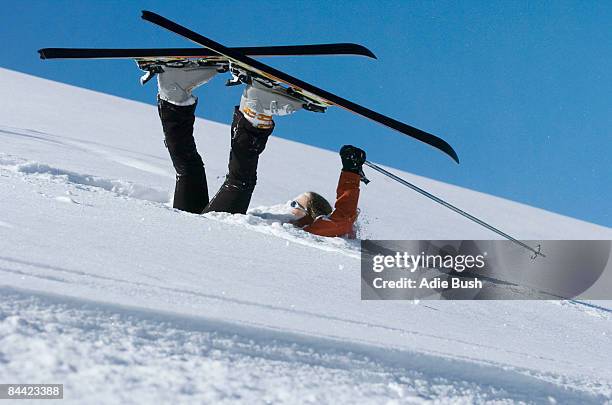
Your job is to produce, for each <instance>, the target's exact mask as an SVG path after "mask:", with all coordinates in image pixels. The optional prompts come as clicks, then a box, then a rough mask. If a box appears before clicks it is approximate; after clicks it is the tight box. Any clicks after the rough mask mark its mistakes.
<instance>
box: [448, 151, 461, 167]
mask: <svg viewBox="0 0 612 405" xmlns="http://www.w3.org/2000/svg"><path fill="white" fill-rule="evenodd" d="M447 153H448V154H449V156H450V157H451V158H452V159H453V160H454V161H455V163H457V164H459V156H457V152H455V150H454V149H453V148H452V147H451V148H450V151H449V152H447Z"/></svg>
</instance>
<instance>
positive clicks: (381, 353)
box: [0, 69, 612, 403]
mask: <svg viewBox="0 0 612 405" xmlns="http://www.w3.org/2000/svg"><path fill="white" fill-rule="evenodd" d="M134 73H135V74H136V72H134ZM0 85H1V86H2V87H1V88H2V89H3V95H5V96H4V97H2V98H1V99H0V139H1V141H2V147H1V148H0V184H1V187H2V193H1V194H0V277H1V278H0V280H1V281H0V297H1V298H0V381H7V382H8V381H11V382H30V383H33V382H56V383H64V384H65V392H66V394H65V398H66V399H67V400H69V402H74V403H77V402H81V401H83V400H86V399H87V398H92V397H88V395H92V396H93V399H94V401H95V402H117V401H120V402H122V403H130V402H133V403H142V402H143V401H144V402H152V401H153V400H154V399H155V398H159V399H161V400H162V402H172V401H173V399H178V401H179V402H186V403H193V402H198V401H216V402H224V401H225V402H235V401H244V402H249V403H253V402H259V401H271V402H286V403H296V402H331V401H340V402H349V401H351V402H353V401H357V400H360V401H362V402H384V401H387V400H396V401H397V402H400V403H403V402H407V403H412V402H415V401H416V402H418V401H434V402H435V401H442V402H461V401H464V402H472V401H476V402H481V401H487V400H523V401H535V402H543V401H549V402H554V401H560V402H574V403H600V402H602V401H606V400H610V399H611V398H612V362H611V361H610V358H612V348H611V347H612V346H611V345H610V343H612V324H611V323H610V319H611V316H612V309H610V308H612V305H611V304H610V303H608V302H602V303H598V304H597V306H588V305H584V304H580V303H570V302H546V301H537V302H427V303H425V302H421V303H419V304H415V303H412V302H394V301H387V302H371V301H369V302H362V301H360V281H359V280H360V279H359V254H358V244H357V242H356V241H346V240H342V239H337V238H336V239H328V238H319V237H315V236H312V235H308V234H306V233H304V232H302V231H300V230H297V229H293V228H291V227H290V226H288V225H282V224H281V223H279V222H278V221H276V220H275V218H277V217H275V214H274V213H275V212H276V211H275V205H277V204H282V203H284V202H285V201H287V200H289V199H291V198H292V197H294V196H295V195H297V194H299V193H301V192H303V191H306V190H315V191H318V192H320V193H322V194H324V195H327V196H329V197H330V198H331V197H333V194H334V189H335V182H336V174H337V173H338V170H339V159H338V157H337V155H336V154H334V153H332V152H328V151H323V150H320V149H317V148H314V147H310V146H305V145H302V144H298V143H295V142H291V141H287V140H283V139H280V138H273V139H271V141H270V142H269V144H268V147H267V149H266V151H265V152H264V155H263V157H262V159H261V166H260V171H259V178H260V182H259V184H258V187H257V189H256V192H255V195H254V199H253V203H252V205H251V206H252V207H253V209H252V210H251V212H250V214H249V215H246V216H240V215H237V216H229V215H226V214H208V215H205V216H198V215H192V214H186V213H183V212H178V211H175V210H173V209H172V208H171V205H170V204H169V200H170V198H171V196H170V191H171V189H172V187H173V181H174V179H173V169H172V166H171V163H170V160H169V159H168V157H167V152H166V150H165V149H164V146H163V142H162V133H161V126H160V124H159V120H158V118H157V112H156V109H155V107H153V106H150V105H145V104H141V103H136V102H133V101H128V100H124V99H120V98H117V97H113V96H109V95H104V94H100V93H96V92H92V91H88V90H83V89H79V88H75V87H71V86H67V85H63V84H59V83H54V82H51V81H47V80H43V79H39V78H35V77H32V76H28V75H24V74H20V73H16V72H12V71H8V70H3V69H0ZM151 97H152V98H154V86H151ZM206 103H207V100H200V107H199V108H205V106H206ZM231 107H232V106H228V118H229V116H230V113H231ZM289 120H290V118H289ZM282 127H283V128H285V129H284V130H294V131H300V129H299V128H292V127H291V126H290V121H288V122H287V123H285V124H284V125H283V126H282ZM196 134H197V135H196V139H197V143H198V146H199V150H200V152H201V153H202V155H203V157H204V160H205V163H206V170H207V173H208V179H209V187H210V191H211V193H214V192H215V191H216V189H217V187H218V186H219V185H220V183H221V181H222V178H223V176H224V174H225V169H226V165H227V156H228V151H229V129H228V127H227V126H226V125H222V124H218V123H212V122H209V121H206V120H201V119H198V120H197V122H196ZM306 156H307V158H306ZM313 167H316V170H313ZM304 173H307V174H308V175H307V176H304V175H303V174H304ZM398 174H400V175H402V176H405V177H406V178H407V179H408V180H411V181H414V182H415V183H416V184H418V185H420V186H422V187H424V188H426V189H428V190H430V191H431V192H433V193H435V194H438V195H440V196H441V197H443V198H447V199H448V200H450V201H452V202H454V203H456V204H457V205H458V206H460V207H462V208H465V209H466V210H468V211H470V212H476V213H479V214H480V215H481V216H482V217H483V219H485V220H487V219H490V220H492V222H494V223H495V224H496V225H498V226H500V227H501V228H502V229H504V230H505V231H507V232H508V233H510V234H512V235H515V236H518V237H519V238H522V239H573V238H576V239H577V238H583V239H600V238H603V239H610V238H612V230H611V229H609V228H605V227H601V226H597V225H593V224H589V223H586V222H582V221H578V220H575V219H571V218H567V217H564V216H561V215H557V214H553V213H549V212H546V211H543V210H540V209H536V208H533V207H529V206H526V205H522V204H517V203H514V202H511V201H507V200H503V199H500V198H497V197H493V196H489V195H486V194H482V193H478V192H474V191H470V190H466V189H462V188H459V187H455V186H451V185H447V184H443V183H440V182H436V181H432V180H429V179H426V178H422V177H418V176H414V175H411V174H409V173H401V172H399V171H398ZM374 176H375V175H374V174H372V175H371V177H372V178H374ZM373 180H374V181H373V182H372V183H371V184H370V185H368V186H367V188H366V189H365V191H364V192H363V193H362V201H361V203H360V207H361V209H362V216H361V218H360V224H359V226H360V235H361V236H362V237H368V238H381V239H383V238H384V239H411V238H412V239H471V238H474V239H476V238H482V239H489V238H493V237H495V235H493V234H491V233H490V232H488V231H486V230H484V229H482V228H480V227H478V226H477V225H474V224H472V223H470V222H469V221H467V220H465V219H464V218H462V217H460V216H458V215H456V214H454V213H452V212H450V211H448V210H446V209H444V208H442V207H439V206H436V205H435V204H433V203H432V202H430V201H429V200H426V199H424V198H422V197H420V196H418V195H416V194H414V193H411V192H410V191H409V190H404V189H399V187H398V186H397V185H396V184H394V183H392V182H390V181H388V180H387V179H385V178H380V177H376V178H374V179H373ZM388 196H394V197H395V196H397V198H388ZM493 219H494V221H493ZM122 384H123V385H122Z"/></svg>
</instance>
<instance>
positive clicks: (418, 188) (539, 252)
mask: <svg viewBox="0 0 612 405" xmlns="http://www.w3.org/2000/svg"><path fill="white" fill-rule="evenodd" d="M364 164H365V165H366V166H369V167H371V168H372V169H374V170H376V171H377V172H379V173H382V174H384V175H385V176H387V177H390V178H392V179H393V180H395V181H397V182H398V183H400V184H403V185H404V186H406V187H409V188H411V189H413V190H414V191H416V192H417V193H419V194H422V195H424V196H425V197H427V198H429V199H432V200H434V201H435V202H437V203H438V204H441V205H443V206H445V207H446V208H449V209H451V210H453V211H455V212H456V213H457V214H460V215H463V216H464V217H466V218H467V219H470V220H472V221H474V222H476V223H477V224H479V225H481V226H484V227H485V228H487V229H489V230H490V231H493V232H495V233H496V234H498V235H501V236H503V237H504V238H506V239H508V240H509V241H511V242H513V243H516V244H517V245H519V246H521V247H523V248H525V249H527V250H529V251H530V252H532V253H533V254H534V255H533V256H532V259H535V258H536V257H538V256H542V257H546V255H544V253H542V252H541V251H540V245H538V249H537V250H536V249H534V248H532V247H531V246H529V245H527V244H525V243H523V242H521V241H520V240H518V239H515V238H513V237H512V236H510V235H508V234H507V233H505V232H502V231H500V230H499V229H497V228H495V227H494V226H492V225H489V224H487V223H486V222H484V221H483V220H481V219H478V218H476V217H475V216H473V215H471V214H468V213H467V212H465V211H463V210H462V209H459V208H457V207H455V206H454V205H452V204H450V203H448V202H446V201H444V200H443V199H441V198H439V197H436V196H435V195H433V194H431V193H428V192H427V191H425V190H423V189H422V188H420V187H417V186H415V185H414V184H412V183H410V182H408V181H406V180H404V179H402V178H400V177H398V176H396V175H395V174H393V173H391V172H388V171H386V170H385V169H383V168H382V167H380V166H378V165H376V164H374V163H372V162H370V161H368V160H366V161H365V162H364Z"/></svg>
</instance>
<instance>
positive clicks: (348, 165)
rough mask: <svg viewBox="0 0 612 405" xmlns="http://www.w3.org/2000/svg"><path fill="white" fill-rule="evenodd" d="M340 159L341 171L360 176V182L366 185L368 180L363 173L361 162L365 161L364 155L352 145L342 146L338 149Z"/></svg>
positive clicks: (363, 152) (361, 150)
mask: <svg viewBox="0 0 612 405" xmlns="http://www.w3.org/2000/svg"><path fill="white" fill-rule="evenodd" d="M340 158H341V159H342V170H345V171H347V172H351V173H356V174H358V175H360V176H361V181H363V182H364V183H365V184H368V183H369V182H370V180H368V179H367V178H366V176H365V174H364V173H363V169H362V166H363V162H365V160H366V153H365V151H364V150H363V149H359V148H357V147H355V146H353V145H344V146H343V147H342V148H340Z"/></svg>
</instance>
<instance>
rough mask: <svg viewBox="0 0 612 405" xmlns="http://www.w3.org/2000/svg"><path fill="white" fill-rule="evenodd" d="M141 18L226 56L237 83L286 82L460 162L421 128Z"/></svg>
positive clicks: (168, 24) (320, 103)
mask: <svg viewBox="0 0 612 405" xmlns="http://www.w3.org/2000/svg"><path fill="white" fill-rule="evenodd" d="M142 18H143V19H144V20H146V21H149V22H151V23H153V24H156V25H158V26H160V27H162V28H165V29H167V30H169V31H171V32H174V33H175V34H178V35H181V36H183V37H185V38H187V39H189V40H191V41H193V42H195V43H197V44H198V45H201V46H203V47H205V48H207V49H210V50H211V51H213V52H216V53H218V54H219V55H222V56H224V57H225V58H227V59H228V60H229V62H230V64H231V65H235V66H236V67H237V68H238V69H235V72H236V73H238V74H236V73H235V72H234V71H233V72H232V74H234V77H235V79H236V80H238V79H241V80H243V81H244V80H247V82H248V80H249V75H258V76H261V77H264V78H267V79H268V80H271V81H274V82H278V83H283V84H285V85H287V86H289V89H288V90H289V91H290V92H294V93H296V94H299V95H301V96H303V97H304V98H306V99H310V100H312V101H314V102H313V107H315V108H317V107H323V108H324V106H325V105H337V106H339V107H342V108H344V109H345V110H348V111H350V112H353V113H355V114H358V115H361V116H362V117H365V118H368V119H371V120H373V121H375V122H378V123H380V124H382V125H385V126H387V127H389V128H391V129H394V130H396V131H398V132H401V133H403V134H405V135H408V136H410V137H412V138H415V139H417V140H419V141H421V142H424V143H426V144H428V145H430V146H433V147H434V148H437V149H439V150H440V151H442V152H444V153H446V154H447V155H448V156H450V157H451V158H452V159H453V160H454V161H455V162H457V163H459V158H458V156H457V153H456V152H455V150H454V149H453V148H452V146H450V145H449V144H448V143H447V142H446V141H445V140H443V139H442V138H439V137H437V136H435V135H433V134H430V133H428V132H425V131H423V130H420V129H418V128H415V127H412V126H410V125H408V124H405V123H403V122H400V121H397V120H395V119H393V118H390V117H387V116H385V115H383V114H380V113H378V112H376V111H373V110H370V109H368V108H366V107H363V106H361V105H359V104H356V103H353V102H351V101H349V100H346V99H344V98H342V97H339V96H337V95H335V94H332V93H330V92H328V91H326V90H323V89H320V88H318V87H316V86H313V85H311V84H309V83H306V82H304V81H302V80H300V79H297V78H295V77H293V76H290V75H289V74H287V73H284V72H281V71H280V70H277V69H275V68H273V67H271V66H268V65H266V64H264V63H262V62H259V61H257V60H254V59H252V58H250V57H248V56H246V55H244V54H243V53H240V52H237V51H236V50H234V49H232V48H227V47H225V46H223V45H221V44H219V43H218V42H215V41H213V40H211V39H209V38H207V37H205V36H203V35H200V34H198V33H196V32H194V31H192V30H190V29H188V28H186V27H183V26H181V25H179V24H177V23H175V22H173V21H171V20H168V19H167V18H165V17H162V16H161V15H159V14H155V13H153V12H151V11H146V10H144V11H143V12H142ZM244 71H246V72H244ZM241 76H242V77H241ZM245 76H246V77H245Z"/></svg>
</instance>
